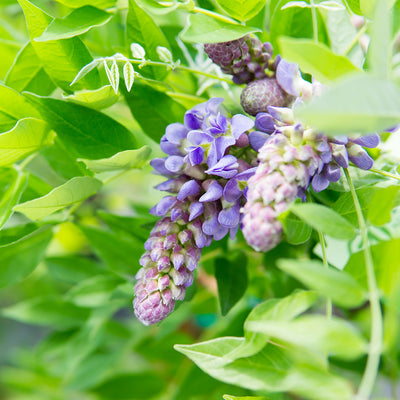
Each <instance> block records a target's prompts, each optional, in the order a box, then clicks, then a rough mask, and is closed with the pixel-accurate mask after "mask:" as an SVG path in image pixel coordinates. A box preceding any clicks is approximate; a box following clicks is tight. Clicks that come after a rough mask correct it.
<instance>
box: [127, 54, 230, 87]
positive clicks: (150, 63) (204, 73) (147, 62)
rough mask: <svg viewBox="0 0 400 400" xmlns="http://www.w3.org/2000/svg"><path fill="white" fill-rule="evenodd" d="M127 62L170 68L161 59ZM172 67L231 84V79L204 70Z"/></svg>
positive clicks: (180, 66) (182, 66)
mask: <svg viewBox="0 0 400 400" xmlns="http://www.w3.org/2000/svg"><path fill="white" fill-rule="evenodd" d="M129 62H130V63H131V64H144V65H155V66H159V67H165V68H171V65H170V64H167V63H164V62H162V61H151V60H145V61H143V60H136V59H129ZM174 69H180V70H182V71H187V72H191V73H193V74H198V75H203V76H206V77H208V78H212V79H217V80H219V81H222V82H226V83H229V84H231V85H232V84H233V82H232V80H231V79H227V78H222V77H220V76H217V75H214V74H209V73H208V72H204V71H200V70H198V69H194V68H190V67H186V66H185V65H176V66H175V67H174Z"/></svg>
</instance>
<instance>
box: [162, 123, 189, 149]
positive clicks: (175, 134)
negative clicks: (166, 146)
mask: <svg viewBox="0 0 400 400" xmlns="http://www.w3.org/2000/svg"><path fill="white" fill-rule="evenodd" d="M187 133H188V129H187V128H186V127H185V126H184V125H183V124H181V123H179V122H175V123H173V124H169V125H168V126H167V128H166V129H165V135H164V137H166V139H167V140H168V141H169V142H171V143H174V144H177V145H180V144H181V143H182V140H183V139H185V138H186V136H187Z"/></svg>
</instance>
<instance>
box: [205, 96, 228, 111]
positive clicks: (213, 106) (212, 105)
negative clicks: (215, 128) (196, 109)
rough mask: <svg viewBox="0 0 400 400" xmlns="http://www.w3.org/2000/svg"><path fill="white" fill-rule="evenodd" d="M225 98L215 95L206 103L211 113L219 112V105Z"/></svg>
mask: <svg viewBox="0 0 400 400" xmlns="http://www.w3.org/2000/svg"><path fill="white" fill-rule="evenodd" d="M224 100H225V99H224V98H223V97H213V98H212V99H210V100H208V101H207V102H206V103H205V108H206V110H207V111H208V113H209V114H217V112H218V107H219V106H220V104H221V103H222V102H223V101H224Z"/></svg>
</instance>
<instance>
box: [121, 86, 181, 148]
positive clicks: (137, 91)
mask: <svg viewBox="0 0 400 400" xmlns="http://www.w3.org/2000/svg"><path fill="white" fill-rule="evenodd" d="M125 98H126V101H127V103H128V106H129V108H130V110H131V113H132V115H133V116H134V118H135V119H136V121H137V122H138V123H139V125H140V126H141V128H142V129H143V131H144V133H146V135H148V136H149V137H151V138H152V139H153V140H155V141H156V142H158V141H159V140H160V139H161V137H162V136H163V135H164V133H165V128H166V126H167V125H168V124H171V123H174V122H178V121H182V122H183V116H184V115H185V112H186V109H185V107H183V106H182V105H181V104H180V103H178V102H176V101H175V100H173V99H172V98H171V97H169V96H168V95H167V94H165V93H162V92H159V91H158V90H155V89H153V88H151V87H149V86H147V85H138V84H135V85H134V87H133V90H132V91H131V92H130V93H125Z"/></svg>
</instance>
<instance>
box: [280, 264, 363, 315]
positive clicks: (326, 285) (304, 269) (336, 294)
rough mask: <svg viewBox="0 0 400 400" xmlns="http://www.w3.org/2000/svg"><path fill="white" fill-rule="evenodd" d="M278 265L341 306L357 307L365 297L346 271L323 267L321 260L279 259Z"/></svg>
mask: <svg viewBox="0 0 400 400" xmlns="http://www.w3.org/2000/svg"><path fill="white" fill-rule="evenodd" d="M277 265H278V267H279V268H280V269H281V270H283V271H285V272H286V273H288V274H289V275H291V276H293V277H294V278H296V279H297V280H299V281H300V282H302V283H303V284H304V285H306V286H307V287H309V288H310V289H314V290H317V291H318V292H319V293H320V294H321V295H322V296H325V297H327V298H330V299H332V301H333V302H334V303H335V304H338V305H339V306H341V307H357V306H360V305H361V304H362V303H363V302H364V301H365V300H366V299H367V293H366V292H364V290H363V289H362V287H361V286H360V285H359V284H358V283H357V281H356V280H355V279H354V278H353V277H352V276H351V275H349V274H348V273H347V272H344V271H338V270H336V269H332V268H325V267H324V265H323V264H322V262H320V261H314V260H308V261H302V260H290V259H281V260H278V262H277Z"/></svg>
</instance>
